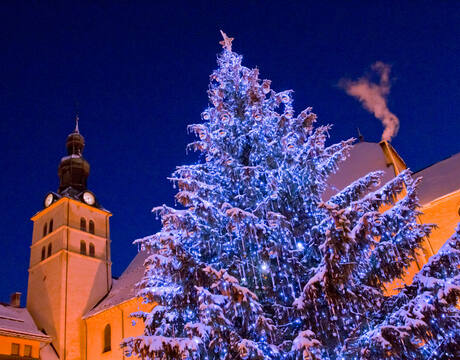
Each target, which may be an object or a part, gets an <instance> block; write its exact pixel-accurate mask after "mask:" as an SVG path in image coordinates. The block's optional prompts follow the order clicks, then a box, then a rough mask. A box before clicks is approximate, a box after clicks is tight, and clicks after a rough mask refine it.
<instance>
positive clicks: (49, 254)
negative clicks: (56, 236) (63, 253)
mask: <svg viewBox="0 0 460 360" xmlns="http://www.w3.org/2000/svg"><path fill="white" fill-rule="evenodd" d="M51 251H52V247H51V243H50V244H49V245H48V257H50V256H51Z"/></svg>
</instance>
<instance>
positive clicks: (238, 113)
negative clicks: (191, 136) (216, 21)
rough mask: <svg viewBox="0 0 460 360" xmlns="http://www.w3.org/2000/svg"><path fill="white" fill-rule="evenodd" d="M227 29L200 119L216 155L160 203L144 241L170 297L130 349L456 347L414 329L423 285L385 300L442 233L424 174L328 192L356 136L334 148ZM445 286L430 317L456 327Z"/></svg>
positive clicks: (309, 351) (327, 352) (350, 354)
mask: <svg viewBox="0 0 460 360" xmlns="http://www.w3.org/2000/svg"><path fill="white" fill-rule="evenodd" d="M223 36H224V40H223V41H222V42H221V44H222V45H223V52H222V53H221V54H220V55H219V56H218V60H217V62H218V69H217V70H216V71H214V72H213V73H212V74H211V77H210V84H209V90H208V95H209V107H208V108H207V109H205V110H204V112H203V113H202V122H200V123H199V124H195V125H191V126H190V127H189V129H190V130H191V131H192V132H193V133H195V134H196V135H197V141H195V142H193V143H192V144H190V147H191V148H192V149H194V150H197V151H200V152H201V153H202V159H201V161H199V162H198V163H196V164H194V165H185V166H180V167H178V168H177V170H176V171H175V172H174V173H173V175H172V177H171V181H172V182H173V183H174V184H175V185H177V186H178V193H177V195H176V200H177V201H178V202H179V203H180V204H181V205H182V207H181V208H180V209H177V208H171V207H168V206H165V205H164V206H160V207H157V208H154V212H156V213H158V214H159V215H160V216H161V221H162V229H161V231H160V232H158V233H156V234H154V235H152V236H149V237H146V238H144V239H140V240H138V242H139V243H140V244H141V246H142V248H143V249H144V250H145V251H147V252H148V254H149V256H148V258H147V260H146V262H145V266H146V271H145V276H144V278H143V280H142V281H141V283H140V284H139V295H140V296H142V297H143V298H144V299H145V301H146V302H149V303H152V304H158V305H156V306H155V307H154V308H153V310H152V311H151V312H150V313H144V312H139V313H136V314H134V316H136V317H138V318H141V319H142V320H143V321H144V323H145V332H144V335H143V336H140V337H136V338H130V339H127V340H126V342H125V346H126V349H127V352H128V353H132V354H136V355H138V356H139V357H140V358H142V359H209V360H211V359H222V360H224V359H338V358H353V359H354V358H369V359H370V358H373V359H376V358H379V357H381V358H385V357H388V358H391V357H392V356H393V357H394V358H404V357H398V356H401V354H402V352H403V351H405V350H404V349H406V348H410V355H408V356H407V358H408V359H418V358H419V357H417V356H419V355H420V354H422V355H423V354H429V353H430V351H438V352H439V351H444V350H443V349H444V348H446V350H445V351H451V350H449V349H448V348H449V344H450V343H451V342H450V341H444V342H443V344H444V345H442V346H441V345H439V348H436V345H437V344H438V343H440V342H441V340H439V339H438V337H439V336H440V334H441V335H442V334H443V333H442V331H434V330H432V326H431V323H430V324H428V323H427V325H426V327H423V326H418V327H413V328H407V324H406V323H405V322H404V321H405V319H404V316H403V315H402V314H398V311H403V310H401V309H402V308H403V307H407V308H410V309H412V310H411V311H416V310H414V306H415V305H413V303H414V302H419V301H421V300H420V299H424V297H423V296H425V295H423V294H424V293H423V292H422V291H423V289H424V288H423V286H422V285H420V286H419V285H417V284H418V282H417V281H419V280H416V282H415V283H414V285H412V287H408V288H406V289H405V290H404V291H403V292H402V293H401V294H400V295H398V297H396V298H394V299H393V298H388V297H386V296H385V295H384V290H385V283H388V282H391V281H392V280H394V279H396V278H398V277H401V276H402V275H403V274H404V271H405V269H406V268H407V266H408V265H409V263H410V262H411V261H412V260H413V259H414V257H415V252H416V250H417V249H418V248H419V246H420V244H421V242H422V240H423V239H424V237H426V235H427V234H428V233H429V230H430V226H427V225H421V224H418V223H417V218H416V217H417V215H418V212H417V206H418V203H417V197H416V185H417V182H418V181H417V180H413V179H412V177H411V174H410V172H408V171H404V172H402V173H401V174H399V175H398V176H397V177H396V178H394V179H393V180H392V181H390V182H389V183H387V184H385V185H383V186H381V187H379V186H380V183H379V181H380V177H381V175H382V174H380V173H378V172H376V173H371V174H368V175H367V176H365V177H363V178H361V179H359V180H358V181H356V182H354V183H352V184H350V185H349V186H348V187H346V188H345V189H344V190H342V191H340V192H339V193H337V194H336V195H334V196H332V197H331V198H330V199H324V198H323V196H324V192H325V190H326V186H327V180H328V176H329V175H330V174H331V173H333V172H334V171H336V169H337V167H338V166H339V163H340V162H341V161H342V160H344V159H345V158H346V156H347V154H348V153H349V151H350V149H351V146H352V142H353V140H352V139H350V140H347V141H342V142H340V143H338V144H334V145H329V146H327V145H326V140H327V138H328V131H329V129H330V127H329V126H319V127H316V128H315V127H314V124H315V122H316V115H315V114H314V113H312V110H311V108H307V109H306V110H304V111H302V112H300V113H299V114H298V115H295V114H294V109H293V98H292V91H283V92H276V91H274V90H273V89H272V88H271V82H270V81H269V80H261V79H259V71H258V70H257V69H249V68H246V67H244V66H242V64H241V62H242V57H241V56H240V55H238V54H236V53H235V52H233V51H232V49H231V41H232V39H231V38H228V37H227V36H226V35H225V34H223ZM383 209H387V210H386V211H384V210H383ZM446 256H447V255H446ZM449 259H452V262H453V263H455V261H457V263H458V258H454V257H452V258H449ZM454 260H455V261H454ZM440 261H441V260H440ZM441 262H442V261H441ZM431 269H432V270H430V271H434V272H436V274H439V271H441V270H434V269H435V267H432V268H431ZM428 273H430V272H429V271H428ZM428 273H427V274H428ZM441 273H442V271H441ZM430 274H431V273H430ZM420 276H422V275H420ZM426 276H428V275H426ZM433 276H434V275H433ZM420 281H421V280H420ZM433 286H435V285H433ZM436 286H437V285H436ZM439 286H441V285H439ZM446 286H447V285H446ZM452 286H453V285H452ZM431 289H432V293H431V294H432V298H434V297H436V296H438V295H436V294H435V293H434V292H433V291H434V290H433V289H434V287H432V288H431ZM445 291H446V295H445V297H444V298H442V297H441V298H439V296H438V298H437V300H436V301H438V302H437V303H436V304H435V305H433V307H436V308H437V306H438V305H439V306H440V307H441V308H442V309H443V310H442V311H441V312H439V313H436V312H433V311H432V312H431V313H429V314H431V315H433V319H434V320H436V319H437V315H440V316H441V318H442V317H443V316H444V317H447V319H446V320H445V323H446V324H450V325H452V323H451V321H453V320H452V319H451V317H452V316H454V315H453V314H457V313H456V312H455V308H454V307H452V306H451V305H445V304H444V302H445V301H447V302H448V303H449V304H453V301H455V298H456V296H458V293H455V291H451V290H449V291H448V290H447V289H446V290H445ZM433 301H434V300H433ZM411 304H412V305H411ZM411 306H412V307H411ZM407 311H408V312H407V313H409V310H407ZM427 314H428V313H427ZM426 316H428V315H426ZM455 316H457V315H455ZM393 323H394V324H395V325H393ZM390 326H394V327H395V331H397V330H398V331H400V332H401V334H403V332H404V331H405V332H404V334H403V335H404V336H403V335H401V336H399V337H398V336H394V333H393V332H392V331H389V328H390ZM439 326H440V327H442V326H443V325H442V323H439ZM421 329H429V330H426V333H425V334H423V336H420V334H419V333H420V331H422V330H421ZM450 329H453V330H452V331H453V333H458V330H455V328H454V327H453V326H450ZM387 333H391V336H387ZM417 336H418V338H417ZM380 338H381V339H383V340H381V341H380V340H378V339H380ZM418 339H420V341H418ZM409 345H410V346H409ZM435 348H436V350H435ZM369 354H370V355H369ZM372 354H374V355H375V354H378V355H376V356H374V357H373V355H372ZM412 354H414V355H412ZM423 356H425V355H423ZM426 358H427V359H428V357H426Z"/></svg>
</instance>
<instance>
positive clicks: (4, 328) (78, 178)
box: [0, 119, 460, 360]
mask: <svg viewBox="0 0 460 360" xmlns="http://www.w3.org/2000/svg"><path fill="white" fill-rule="evenodd" d="M84 146H85V140H84V138H83V136H82V135H81V134H80V132H79V129H78V119H77V125H76V127H75V130H74V131H73V132H72V133H71V134H70V135H68V137H67V141H66V148H67V156H65V157H63V158H62V159H61V162H60V164H59V168H58V176H59V180H60V183H59V188H58V190H57V191H56V192H49V193H48V194H45V196H44V203H43V205H42V207H41V208H40V206H39V204H37V208H38V212H37V213H36V214H35V215H34V216H33V217H32V219H31V220H32V221H33V233H32V241H31V246H30V263H29V280H28V289H27V305H26V307H25V308H21V307H20V293H14V294H13V295H12V297H11V303H10V304H0V360H1V359H42V360H56V359H60V360H77V359H78V360H99V359H101V360H104V359H111V360H115V359H116V360H120V359H124V358H125V355H124V353H123V350H122V349H121V348H120V343H121V341H122V339H124V338H126V337H130V336H136V335H140V334H142V332H143V325H142V324H141V323H139V322H135V321H133V320H132V319H131V318H130V313H132V312H134V311H138V310H145V311H148V310H149V309H150V308H149V306H150V307H151V305H146V304H143V303H142V300H141V299H139V298H138V297H136V293H135V284H136V283H137V282H138V281H139V280H140V279H141V278H142V276H143V272H144V267H143V262H144V259H145V255H144V254H142V253H139V254H138V255H137V256H136V257H135V258H134V259H133V260H132V262H131V263H130V265H129V266H128V267H127V269H126V270H125V271H124V272H123V274H122V275H121V276H120V277H119V278H118V279H114V278H113V277H112V272H111V252H110V242H111V240H110V216H111V213H110V211H109V210H107V209H105V208H104V207H103V206H102V205H101V204H100V203H99V202H98V199H97V197H96V195H95V194H94V193H93V192H91V191H90V190H89V189H88V187H87V179H88V176H89V170H90V166H89V164H88V162H87V161H86V160H85V159H84V157H83V149H84ZM405 168H406V164H405V163H404V161H403V159H402V158H401V157H400V156H399V155H398V153H397V152H396V150H395V149H394V148H393V147H392V146H391V145H390V143H388V142H387V141H382V142H380V143H372V142H365V141H363V140H362V139H361V141H360V142H358V143H357V144H356V145H355V146H354V148H353V149H352V152H351V155H350V157H349V158H348V159H347V160H345V161H344V163H343V164H342V166H341V167H340V169H339V171H338V172H337V173H336V174H334V175H333V176H331V178H330V181H329V189H328V192H327V194H326V196H330V195H332V194H333V193H334V192H336V191H338V190H341V189H342V188H344V187H345V186H347V185H348V184H349V183H350V182H352V181H354V180H356V179H358V178H359V177H361V176H364V175H365V174H367V173H369V172H371V171H376V170H380V171H383V173H384V176H383V179H382V181H383V182H386V181H388V180H390V179H392V178H393V177H394V176H396V175H397V174H399V173H400V172H401V171H402V170H404V169H405ZM414 176H415V177H423V181H422V183H421V184H420V186H419V192H418V194H419V198H420V203H421V211H422V212H423V215H421V216H420V222H423V223H435V224H437V225H438V227H437V228H436V229H435V230H434V231H433V232H432V234H431V236H430V238H429V239H427V240H426V241H425V243H424V246H423V249H422V250H423V251H420V252H419V255H418V258H417V261H416V262H415V263H414V264H412V266H411V267H410V268H409V269H408V272H407V275H406V278H405V279H404V281H405V282H410V281H411V279H412V277H413V276H414V274H415V273H416V272H417V271H418V270H419V269H420V268H421V267H422V266H423V265H424V264H425V263H426V262H427V260H428V258H429V257H430V256H432V255H433V254H436V253H437V252H438V250H439V249H440V247H441V246H442V245H443V243H444V242H445V241H446V240H447V239H448V238H449V237H450V236H451V235H452V234H453V232H454V229H455V227H456V226H457V224H458V223H459V221H460V153H457V154H456V155H453V156H451V157H449V158H447V159H444V160H442V161H440V162H438V163H436V164H434V165H431V166H429V167H427V168H425V169H423V170H421V171H418V172H416V173H415V174H414ZM399 285H401V283H398V284H392V285H391V286H390V287H389V289H388V291H389V293H391V292H394V291H396V290H395V289H396V288H397V286H399Z"/></svg>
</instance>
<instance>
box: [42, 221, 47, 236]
mask: <svg viewBox="0 0 460 360" xmlns="http://www.w3.org/2000/svg"><path fill="white" fill-rule="evenodd" d="M46 230H47V224H46V223H45V225H43V236H46V233H47V231H46Z"/></svg>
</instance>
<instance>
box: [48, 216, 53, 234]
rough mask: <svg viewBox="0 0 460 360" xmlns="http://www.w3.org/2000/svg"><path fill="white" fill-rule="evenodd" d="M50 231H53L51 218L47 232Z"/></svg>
mask: <svg viewBox="0 0 460 360" xmlns="http://www.w3.org/2000/svg"><path fill="white" fill-rule="evenodd" d="M52 232H53V219H51V220H50V226H49V229H48V233H52Z"/></svg>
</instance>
